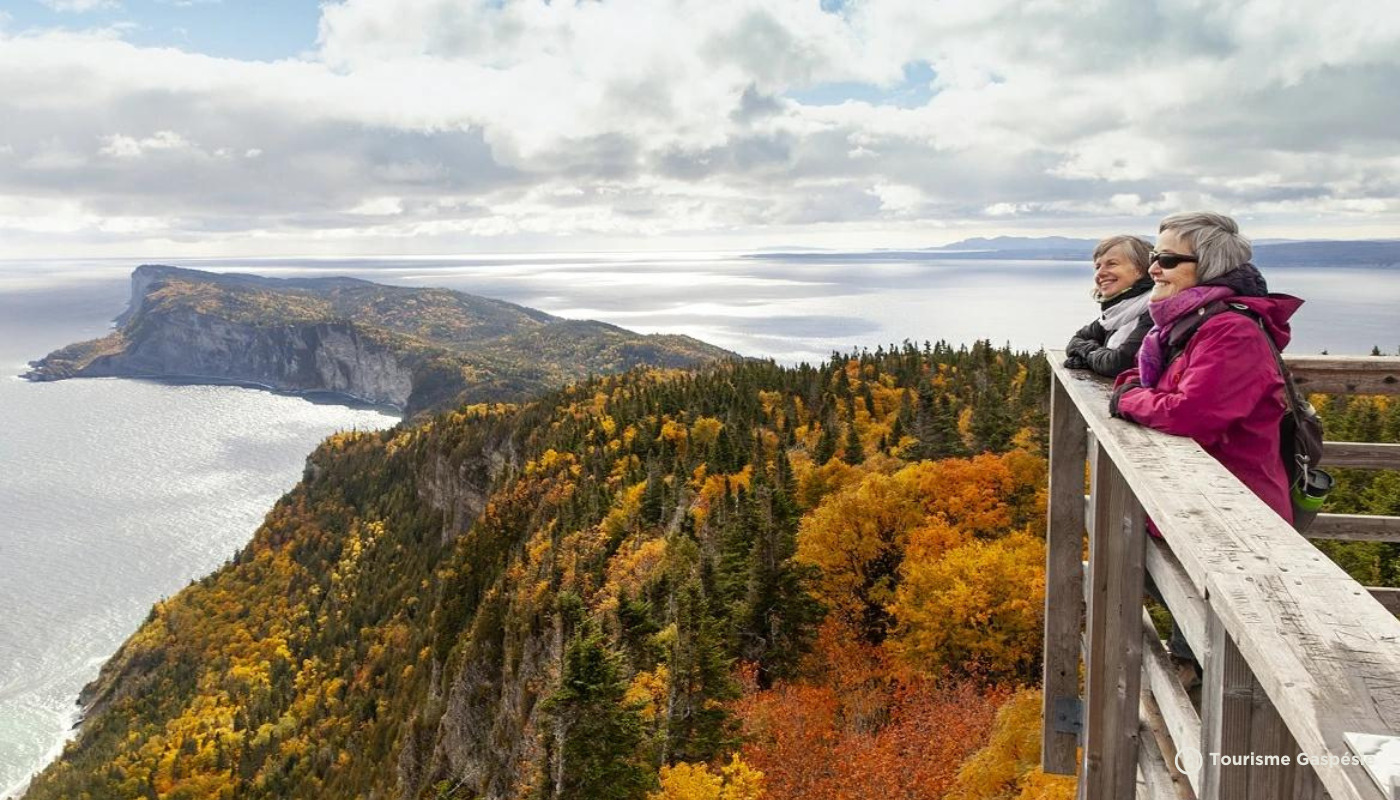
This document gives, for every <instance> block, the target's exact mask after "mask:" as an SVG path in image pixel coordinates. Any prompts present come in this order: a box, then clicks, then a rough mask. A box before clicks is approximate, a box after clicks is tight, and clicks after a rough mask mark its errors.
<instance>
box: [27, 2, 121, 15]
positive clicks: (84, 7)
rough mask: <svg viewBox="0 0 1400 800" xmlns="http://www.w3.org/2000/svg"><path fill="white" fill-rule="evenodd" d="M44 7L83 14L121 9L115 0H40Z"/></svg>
mask: <svg viewBox="0 0 1400 800" xmlns="http://www.w3.org/2000/svg"><path fill="white" fill-rule="evenodd" d="M40 2H42V3H43V4H44V5H46V6H48V7H49V8H51V9H53V10H54V11H68V12H73V13H79V14H81V13H83V12H86V11H97V10H100V9H106V8H121V5H122V4H121V3H119V2H117V0H40Z"/></svg>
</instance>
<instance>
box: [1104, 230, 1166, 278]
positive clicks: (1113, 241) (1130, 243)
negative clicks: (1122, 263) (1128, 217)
mask: <svg viewBox="0 0 1400 800" xmlns="http://www.w3.org/2000/svg"><path fill="white" fill-rule="evenodd" d="M1115 247H1122V248H1123V253H1124V254H1125V255H1126V256H1127V257H1128V260H1129V261H1131V262H1133V266H1135V267H1137V271H1138V277H1139V278H1141V277H1143V276H1145V275H1147V257H1148V254H1149V253H1151V252H1152V246H1151V245H1149V244H1148V243H1147V242H1144V241H1143V240H1142V239H1141V238H1139V237H1137V236H1128V235H1126V234H1124V235H1121V236H1110V237H1108V238H1107V239H1103V240H1101V241H1100V242H1099V244H1098V246H1097V247H1095V248H1094V261H1095V263H1097V262H1098V260H1099V259H1100V258H1103V257H1104V256H1106V255H1108V251H1109V250H1112V249H1113V248H1115Z"/></svg>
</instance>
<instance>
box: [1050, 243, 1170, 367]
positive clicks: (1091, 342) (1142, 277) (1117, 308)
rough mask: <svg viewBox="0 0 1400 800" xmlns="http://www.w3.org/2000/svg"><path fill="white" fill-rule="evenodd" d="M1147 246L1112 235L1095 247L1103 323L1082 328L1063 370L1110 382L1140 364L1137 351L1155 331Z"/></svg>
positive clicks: (1096, 294)
mask: <svg viewBox="0 0 1400 800" xmlns="http://www.w3.org/2000/svg"><path fill="white" fill-rule="evenodd" d="M1149 252H1150V249H1149V247H1148V245H1147V242H1144V241H1143V240H1142V239H1139V238H1138V237H1136V236H1110V237H1108V238H1107V239H1104V240H1103V241H1101V242H1099V244H1098V246H1097V247H1095V248H1094V299H1095V300H1097V301H1098V302H1099V311H1100V313H1099V318H1098V319H1096V320H1094V321H1093V322H1090V323H1089V324H1088V325H1085V326H1084V327H1083V328H1080V329H1079V332H1078V333H1076V334H1074V336H1073V337H1071V338H1070V340H1069V344H1068V345H1066V346H1065V353H1066V354H1067V355H1068V358H1066V359H1065V366H1066V367H1069V368H1071V369H1091V370H1093V371H1094V372H1096V373H1098V374H1100V375H1103V376H1105V377H1108V378H1113V377H1116V376H1117V375H1118V374H1119V373H1121V372H1122V371H1123V370H1125V369H1128V368H1129V367H1131V366H1133V365H1134V364H1136V363H1137V354H1138V348H1139V347H1140V346H1141V345H1142V339H1143V337H1144V336H1146V335H1147V332H1148V330H1150V329H1151V328H1152V317H1150V316H1148V313H1147V303H1148V298H1147V295H1148V292H1150V291H1151V290H1152V279H1151V278H1150V277H1148V275H1147V257H1148V253H1149Z"/></svg>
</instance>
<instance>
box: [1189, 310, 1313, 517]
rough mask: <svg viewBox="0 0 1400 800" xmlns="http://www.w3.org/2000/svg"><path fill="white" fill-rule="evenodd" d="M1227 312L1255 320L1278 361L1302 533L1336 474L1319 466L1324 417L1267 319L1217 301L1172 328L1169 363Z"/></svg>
mask: <svg viewBox="0 0 1400 800" xmlns="http://www.w3.org/2000/svg"><path fill="white" fill-rule="evenodd" d="M1226 311H1233V312H1234V313H1236V314H1243V315H1245V316H1246V317H1249V318H1250V319H1252V320H1254V322H1255V324H1257V325H1258V326H1259V330H1260V331H1261V332H1262V333H1263V334H1264V341H1266V342H1268V343H1269V350H1270V351H1272V352H1273V354H1274V363H1276V364H1277V365H1278V370H1279V372H1280V373H1281V374H1282V375H1283V386H1284V390H1283V391H1284V398H1285V399H1286V400H1287V403H1288V408H1287V409H1286V410H1285V411H1284V412H1283V418H1282V419H1281V420H1279V457H1280V458H1282V459H1283V468H1284V470H1285V471H1286V472H1287V473H1288V486H1289V489H1290V492H1289V493H1290V495H1291V497H1292V500H1293V529H1294V530H1296V531H1298V532H1299V533H1301V532H1303V531H1305V530H1307V529H1308V526H1310V525H1312V521H1313V520H1314V519H1315V518H1316V517H1317V512H1318V511H1319V510H1320V509H1321V508H1322V503H1323V501H1325V500H1326V499H1327V494H1328V492H1330V491H1331V490H1332V476H1331V475H1329V474H1327V473H1326V472H1325V471H1323V470H1320V469H1318V468H1317V465H1318V464H1319V463H1321V461H1322V419H1321V418H1320V417H1318V416H1317V409H1315V408H1313V406H1312V403H1309V402H1308V400H1307V398H1305V397H1303V394H1302V392H1300V391H1298V386H1297V384H1295V383H1294V382H1293V373H1291V372H1289V371H1288V365H1286V364H1284V363H1283V355H1282V354H1281V353H1279V351H1278V345H1276V344H1274V337H1272V336H1270V335H1269V331H1268V329H1266V328H1265V327H1264V320H1263V319H1262V318H1261V317H1260V316H1259V314H1257V313H1255V311H1254V310H1253V309H1251V308H1250V307H1249V306H1246V305H1244V304H1243V303H1230V302H1226V301H1224V300H1217V301H1215V302H1214V303H1211V304H1209V305H1207V306H1206V307H1205V308H1203V309H1201V312H1202V313H1199V314H1196V315H1195V316H1193V317H1191V318H1190V319H1189V320H1187V321H1186V322H1184V323H1183V324H1181V325H1178V326H1176V328H1174V329H1173V330H1172V333H1171V337H1170V338H1169V339H1168V342H1167V352H1168V354H1169V357H1168V359H1167V363H1171V361H1173V360H1175V358H1176V357H1177V356H1179V355H1181V353H1182V352H1184V351H1185V350H1186V342H1187V340H1189V339H1190V338H1191V335H1192V334H1194V333H1195V332H1196V329H1197V328H1199V327H1201V325H1202V324H1203V323H1204V322H1205V321H1206V320H1208V319H1210V318H1211V317H1213V316H1215V315H1216V314H1220V313H1223V312H1226Z"/></svg>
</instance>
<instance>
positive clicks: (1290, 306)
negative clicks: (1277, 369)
mask: <svg viewBox="0 0 1400 800" xmlns="http://www.w3.org/2000/svg"><path fill="white" fill-rule="evenodd" d="M1237 271H1238V270H1237ZM1227 302H1230V303H1239V304H1240V305H1242V306H1245V307H1247V308H1248V309H1249V310H1250V311H1253V312H1254V313H1255V314H1257V315H1259V319H1261V320H1263V322H1264V329H1265V330H1266V331H1268V332H1269V337H1270V338H1272V339H1273V340H1274V344H1275V345H1277V346H1278V349H1280V350H1282V349H1284V348H1285V347H1287V346H1288V342H1289V341H1290V340H1291V339H1292V338H1293V333H1292V329H1291V328H1290V327H1289V324H1288V320H1289V318H1290V317H1292V316H1293V315H1294V314H1295V313H1297V311H1298V308H1299V306H1301V305H1303V301H1302V299H1300V298H1297V297H1294V296H1293V295H1291V294H1270V295H1265V296H1263V297H1247V296H1239V295H1236V296H1235V297H1231V298H1229V299H1228V301H1227Z"/></svg>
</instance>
